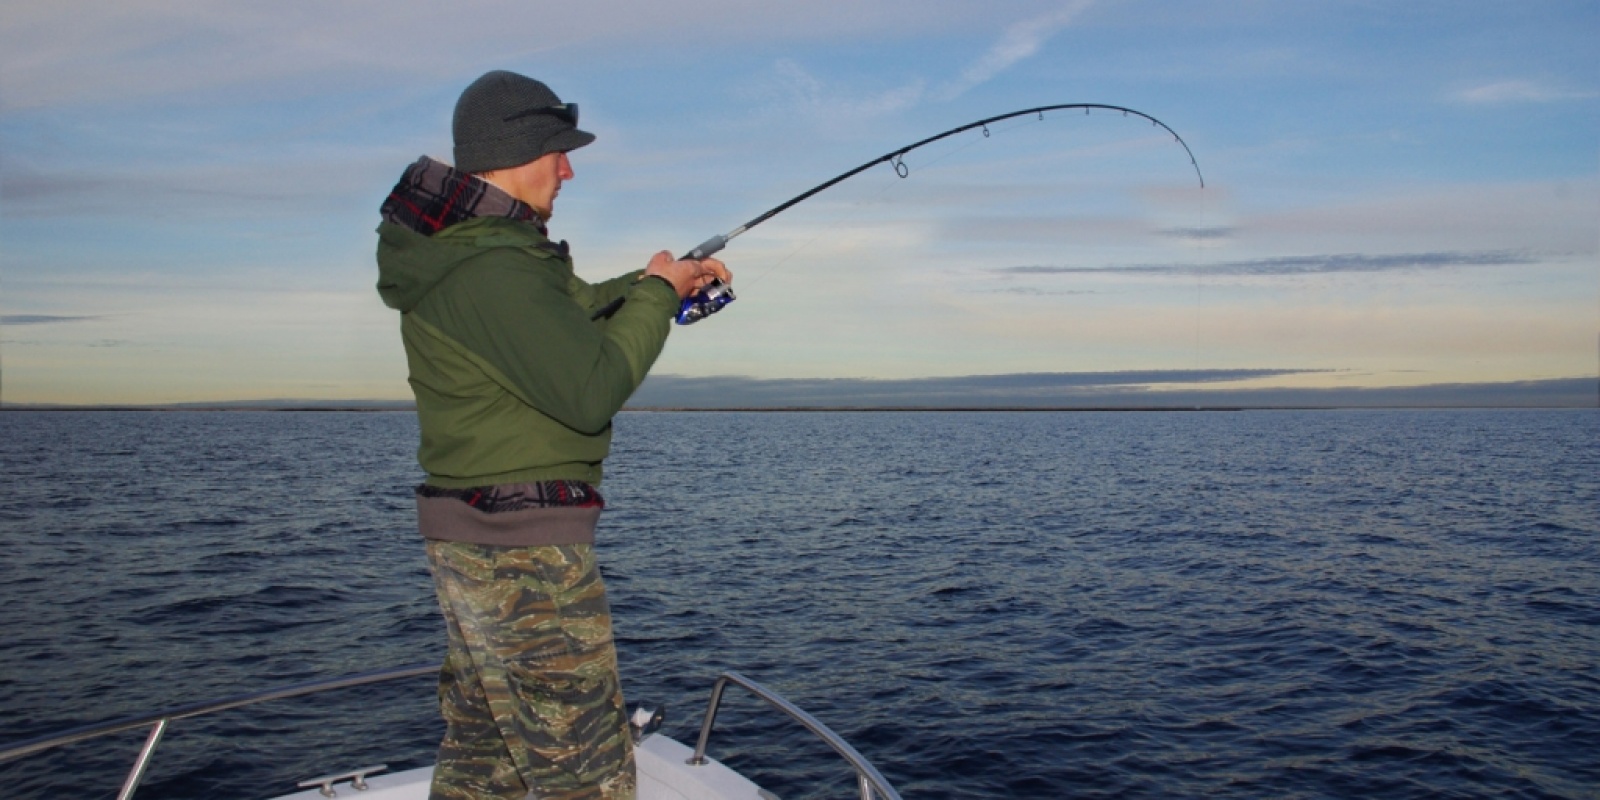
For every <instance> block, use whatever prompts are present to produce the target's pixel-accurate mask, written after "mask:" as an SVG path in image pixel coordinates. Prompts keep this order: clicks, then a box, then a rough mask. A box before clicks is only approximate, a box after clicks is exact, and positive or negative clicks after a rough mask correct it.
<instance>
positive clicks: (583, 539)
mask: <svg viewBox="0 0 1600 800" xmlns="http://www.w3.org/2000/svg"><path fill="white" fill-rule="evenodd" d="M600 510H601V509H600V507H599V506H558V507H551V508H525V509H521V510H518V511H503V512H500V513H498V514H485V513H483V512H482V511H479V510H478V509H476V508H473V507H472V506H470V505H467V504H466V503H463V502H461V501H460V500H456V499H454V498H449V497H418V498H417V524H418V528H419V529H420V530H421V532H422V535H423V537H424V538H428V539H439V540H442V541H446V542H471V543H473V544H487V545H496V546H500V547H526V546H529V545H543V544H588V543H592V542H593V541H594V529H595V526H596V525H597V524H599V522H600Z"/></svg>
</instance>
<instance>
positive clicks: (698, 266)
mask: <svg viewBox="0 0 1600 800" xmlns="http://www.w3.org/2000/svg"><path fill="white" fill-rule="evenodd" d="M644 274H646V275H655V276H657V277H660V278H662V279H663V280H665V281H666V282H667V283H670V284H672V290H673V291H675V292H677V293H678V299H680V300H681V299H683V298H686V297H688V296H689V295H692V294H694V293H695V292H698V291H700V289H702V288H704V287H705V285H706V284H708V283H710V282H712V281H714V280H717V279H719V278H720V279H721V280H722V282H723V283H726V284H729V285H732V283H733V273H732V272H729V271H728V267H727V265H725V264H723V263H722V262H721V261H718V260H717V259H715V258H707V259H702V260H700V261H690V260H683V261H680V260H678V259H676V258H673V256H672V253H670V252H668V251H666V250H662V251H661V252H659V253H656V254H655V255H654V256H651V257H650V264H649V265H648V266H646V267H645V268H644Z"/></svg>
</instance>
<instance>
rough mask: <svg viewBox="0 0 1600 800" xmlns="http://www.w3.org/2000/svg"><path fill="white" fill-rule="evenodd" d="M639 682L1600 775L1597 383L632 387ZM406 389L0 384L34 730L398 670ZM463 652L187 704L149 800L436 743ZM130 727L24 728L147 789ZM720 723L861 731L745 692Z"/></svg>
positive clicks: (1269, 790) (671, 704)
mask: <svg viewBox="0 0 1600 800" xmlns="http://www.w3.org/2000/svg"><path fill="white" fill-rule="evenodd" d="M615 424H616V437H615V447H614V450H613V453H612V456H611V458H610V459H609V460H608V461H607V469H608V472H607V478H606V480H605V484H604V486H603V491H604V493H605V495H606V497H607V501H608V509H607V511H606V514H605V516H604V517H603V518H602V521H601V530H600V534H599V543H598V547H599V549H600V553H601V560H602V563H603V565H604V574H605V578H606V581H607V585H608V590H609V594H610V601H611V606H612V611H613V614H614V617H615V630H616V637H617V642H618V649H619V659H620V665H621V672H622V679H623V686H624V691H625V693H626V694H627V696H628V700H629V702H630V704H631V703H633V702H642V703H646V704H649V705H656V706H662V707H664V708H665V709H666V710H667V724H666V726H665V728H664V732H665V733H666V734H668V735H671V736H673V737H674V738H677V739H678V740H680V741H684V742H687V743H690V744H691V745H692V744H693V742H694V739H695V737H696V735H697V732H698V729H699V725H700V722H701V719H702V717H703V715H704V713H705V706H706V701H707V699H708V697H709V694H710V689H711V686H712V683H713V682H714V681H715V679H716V678H717V676H718V675H719V674H721V673H722V672H723V671H727V670H735V671H738V672H739V673H741V674H743V675H745V676H747V677H749V678H751V679H754V680H756V681H759V682H761V683H763V684H765V685H766V686H768V687H770V688H772V689H775V690H777V691H779V692H781V693H782V694H783V695H784V696H785V697H787V698H788V699H790V700H791V701H793V702H794V703H796V704H797V705H799V706H800V707H802V708H804V709H806V710H808V711H809V712H810V713H811V714H812V715H814V716H815V717H816V718H818V719H819V720H821V721H822V722H823V723H825V724H827V725H828V726H830V727H832V728H833V729H834V730H835V731H837V732H838V733H840V734H841V735H842V736H843V737H844V738H845V739H846V740H848V741H849V742H851V743H852V744H853V745H854V746H855V747H856V749H858V750H859V751H861V753H862V754H864V755H865V756H866V757H867V758H869V759H870V760H871V761H872V762H873V763H874V764H875V765H876V766H877V767H878V768H879V770H881V772H882V773H883V774H884V776H886V777H887V778H888V780H889V781H890V782H891V783H892V784H894V785H895V787H896V788H897V789H898V790H899V791H900V793H901V794H902V795H903V796H904V797H906V798H908V800H911V799H912V798H918V799H921V800H934V799H936V798H973V799H975V800H976V799H979V798H982V799H986V800H987V799H990V798H993V799H998V798H1184V797H1210V798H1597V797H1600V411H1596V410H1594V409H1572V410H1482V409H1480V410H1442V409H1432V410H1348V411H1336V410H1306V411H1289V410H1284V411H1206V412H1199V411H1190V412H1154V411H1152V412H1025V411H1016V412H943V411H926V412H912V411H896V412H887V411H886V412H865V411H863V412H748V413H747V412H624V413H623V414H621V415H619V416H618V418H617V419H616V423H615ZM416 439H417V427H416V420H415V418H414V416H413V415H411V414H409V413H404V412H331V411H315V412H308V411H298V412H297V411H228V412H218V411H210V412H202V411H162V412H154V411H17V410H8V411H4V412H0V620H3V622H0V625H3V628H0V641H3V645H0V748H3V747H5V746H6V745H9V744H14V743H17V742H20V741H23V740H26V739H30V738H33V737H38V736H45V735H48V734H53V733H56V732H59V731H62V730H65V729H68V728H71V727H73V726H79V725H86V724H90V723H95V722H100V721H105V720H109V719H114V718H117V717H121V716H126V715H133V714H139V713H144V712H153V711H158V710H161V709H164V708H169V707H175V706H180V705H183V704H187V703H192V702H196V701H199V700H204V699H209V698H220V697H226V696H231V695H237V694H241V693H246V692H252V691H256V690H265V689H269V688H273V687H277V686H282V685H286V684H294V683H299V682H304V681H310V680H316V679H320V678H331V677H335V676H340V675H346V674H351V673H359V672H365V671H370V670H375V669H380V668H384V667H391V666H401V665H407V664H428V663H436V662H437V661H438V660H439V659H440V658H441V656H442V653H443V648H444V631H443V625H442V623H441V621H440V619H439V615H438V611H437V608H436V605H435V600H434V597H433V590H432V585H431V582H430V579H429V576H428V572H427V568H426V564H425V562H424V560H423V555H422V543H421V540H420V539H419V538H418V536H417V534H416V531H415V521H414V519H413V515H414V505H413V499H412V491H413V487H414V485H415V484H417V483H418V482H419V481H420V480H421V478H422V475H421V473H420V471H419V470H418V468H417V466H416V463H415V450H416ZM434 703H435V700H434V682H433V679H432V678H431V677H426V676H425V677H421V678H414V679H407V680H403V681H397V682H393V683H389V684H383V685H377V686H367V687H361V688H356V689H349V690H345V691H341V692H338V693H332V694H323V695H318V696H315V697H312V698H300V699H292V700H282V701H275V702H272V703H267V704H263V705H257V706H253V707H249V708H242V709H235V710H231V711H228V712H224V713H219V714H216V715H212V716H208V717H201V718H194V719H187V720H180V721H178V722H175V723H173V725H172V727H171V729H170V730H169V731H168V732H167V734H166V737H165V739H164V740H163V743H162V745H161V747H160V748H159V749H158V750H157V752H156V756H155V758H154V761H153V763H152V765H151V767H150V770H149V773H148V775H147V777H146V778H145V782H144V784H143V787H142V788H141V789H140V792H139V794H138V795H137V796H138V797H148V798H226V799H228V800H233V799H237V800H255V799H257V798H266V797H271V796H273V795H277V794H281V793H285V792H289V791H293V790H294V789H295V783H296V782H297V781H299V780H304V779H306V778H310V777H313V776H317V775H323V774H328V773H333V772H340V771H344V770H346V769H350V768H355V767H359V766H364V765H368V764H376V763H386V764H388V765H389V767H390V769H403V768H409V767H416V766H423V765H426V764H429V763H431V761H432V758H433V752H434V748H435V747H436V745H437V741H438V738H439V735H440V732H441V730H442V725H441V723H440V722H439V719H438V716H437V710H436V708H435V706H434ZM142 741H143V733H142V732H130V733H124V734H118V735H115V736H111V737H107V738H103V739H99V740H95V741H92V742H87V743H82V744H77V745H72V746H69V747H65V748H62V749H58V750H55V751H52V752H49V753H45V754H39V755H33V756H29V757H26V758H23V759H20V760H15V761H12V762H10V763H6V764H3V765H0V796H3V797H4V798H9V799H10V800H31V799H33V798H58V797H67V796H72V797H111V796H114V795H115V793H116V790H117V787H118V786H119V785H120V784H121V781H122V778H123V776H124V774H125V773H126V772H127V770H128V768H129V767H130V766H131V764H132V762H133V759H134V757H135V755H136V753H137V751H138V749H139V746H140V744H141V742H142ZM710 753H711V755H712V756H714V757H717V758H719V759H721V760H723V761H725V762H726V763H728V764H730V765H731V766H733V767H735V768H737V769H739V770H741V771H742V772H744V773H745V774H746V775H748V776H749V777H751V778H752V779H754V780H755V781H757V782H758V783H760V784H761V785H763V786H765V787H766V788H768V789H769V790H771V791H772V792H774V793H776V794H777V795H779V796H780V797H783V798H785V800H799V799H800V798H835V797H839V798H844V797H853V796H855V782H854V778H853V776H852V774H851V772H850V770H849V769H848V768H847V767H846V765H845V764H844V762H843V761H842V760H840V759H839V758H838V757H837V756H835V755H834V754H833V753H832V751H830V750H828V749H827V748H826V746H825V745H823V744H822V743H821V742H820V741H818V740H817V739H815V738H814V737H812V736H811V735H810V734H809V733H808V732H807V731H805V730H804V729H803V728H801V727H800V726H799V725H798V724H796V723H793V722H791V721H790V720H788V718H786V717H784V716H782V715H780V714H778V713H777V712H776V711H773V710H772V709H770V708H769V707H768V706H766V705H765V704H763V703H762V702H760V701H759V700H757V699H756V698H754V697H753V696H751V695H749V694H746V693H743V691H742V690H740V689H737V688H730V689H729V690H728V694H727V696H726V697H725V699H724V701H723V710H722V712H721V714H720V716H719V717H718V719H717V726H716V731H715V733H714V735H713V736H712V738H711V744H710Z"/></svg>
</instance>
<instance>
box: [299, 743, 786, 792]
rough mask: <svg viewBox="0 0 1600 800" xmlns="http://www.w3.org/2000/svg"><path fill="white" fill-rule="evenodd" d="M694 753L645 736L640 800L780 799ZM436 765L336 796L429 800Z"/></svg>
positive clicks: (638, 752) (339, 785) (376, 778)
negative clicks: (694, 759)
mask: <svg viewBox="0 0 1600 800" xmlns="http://www.w3.org/2000/svg"><path fill="white" fill-rule="evenodd" d="M693 755H694V751H693V750H692V749H690V748H689V747H687V746H685V745H683V744H682V743H680V742H677V741H675V740H673V739H669V738H667V737H666V736H662V735H660V734H655V735H652V736H647V737H645V739H644V741H643V742H640V743H639V745H637V746H636V747H635V748H634V761H635V763H636V764H637V766H638V774H639V800H777V795H774V794H772V793H771V792H768V791H766V790H764V789H762V788H761V787H759V786H757V785H755V784H754V783H751V782H750V781H749V779H747V778H745V777H744V776H743V775H740V774H739V773H737V772H734V771H733V770H731V769H728V768H727V767H725V766H723V765H722V763H721V762H719V761H717V760H715V759H712V758H707V759H706V762H705V763H704V764H702V765H698V766H693V765H690V764H689V763H688V762H689V759H690V758H691V757H692V756H693ZM432 780H433V767H422V768H419V769H409V770H405V771H404V772H395V773H378V774H375V775H371V776H368V777H367V779H366V786H367V788H365V789H356V788H355V787H354V786H353V785H352V784H351V782H350V781H348V780H345V781H340V782H336V783H333V784H332V785H331V788H332V789H333V792H334V795H333V796H334V797H342V798H359V800H427V798H428V784H429V783H430V782H431V781H432ZM326 797H328V795H325V794H323V793H322V790H321V788H320V787H318V788H312V789H306V790H305V791H302V792H295V793H294V794H289V795H284V796H282V797H280V798H276V800H324V798H326Z"/></svg>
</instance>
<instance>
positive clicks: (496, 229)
mask: <svg viewBox="0 0 1600 800" xmlns="http://www.w3.org/2000/svg"><path fill="white" fill-rule="evenodd" d="M380 213H382V215H383V223H382V224H381V225H379V226H378V294H379V296H381V297H382V298H383V303H384V305H387V306H388V307H390V308H393V309H397V310H399V311H401V312H406V311H410V310H411V309H413V308H415V307H416V306H417V303H419V302H421V300H422V298H423V297H425V296H426V295H427V294H428V292H429V291H431V290H432V289H433V287H434V286H435V285H436V284H438V283H439V281H441V280H443V279H444V277H445V276H446V275H449V274H450V272H451V270H454V269H455V268H456V266H457V265H459V264H460V263H461V262H462V261H464V260H466V259H468V258H471V257H472V256H474V255H476V254H478V253H480V252H482V248H484V247H505V246H511V247H518V246H521V247H527V246H533V247H548V242H549V239H548V238H546V237H545V233H544V227H543V224H542V221H541V220H540V219H539V215H538V213H537V212H535V211H534V210H533V209H532V208H531V207H529V206H528V205H527V204H525V203H522V202H521V201H518V200H516V199H515V198H513V197H511V196H510V195H508V194H506V193H505V192H503V191H501V190H500V189H498V188H496V187H495V186H494V185H492V184H490V183H488V182H487V181H484V180H482V179H480V178H478V177H476V176H473V175H469V174H467V173H465V172H461V171H459V170H456V169H453V168H451V167H450V166H449V165H447V164H442V163H440V162H438V161H434V160H433V159H431V158H428V157H427V156H423V157H421V158H419V159H417V161H416V163H413V164H412V165H410V166H409V167H406V170H405V173H404V174H402V175H401V176H400V181H399V182H398V183H396V184H395V187H394V189H393V190H392V191H390V192H389V196H388V197H387V198H386V199H385V200H384V201H383V207H382V208H381V209H380ZM562 250H563V254H564V248H563V249H562Z"/></svg>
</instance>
